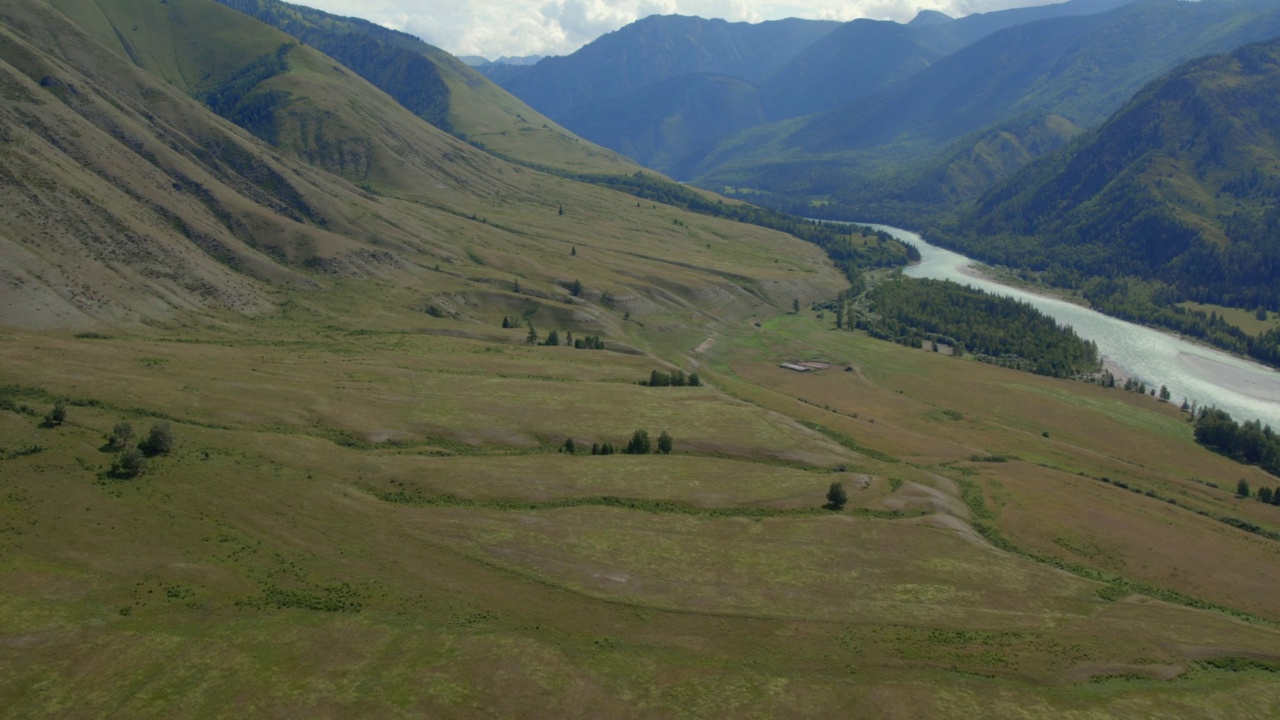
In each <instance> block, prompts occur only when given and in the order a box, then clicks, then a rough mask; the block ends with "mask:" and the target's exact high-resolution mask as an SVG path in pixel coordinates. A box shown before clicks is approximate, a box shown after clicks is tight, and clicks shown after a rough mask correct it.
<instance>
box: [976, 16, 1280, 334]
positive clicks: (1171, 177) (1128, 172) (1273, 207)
mask: <svg viewBox="0 0 1280 720" xmlns="http://www.w3.org/2000/svg"><path fill="white" fill-rule="evenodd" d="M1278 98H1280V40H1271V41H1268V42H1264V43H1259V44H1254V45H1247V46H1245V47H1243V48H1240V49H1239V50H1236V51H1235V52H1232V53H1230V54H1228V55H1223V56H1217V57H1212V58H1208V59H1205V60H1200V61H1196V62H1193V63H1190V64H1188V65H1186V66H1184V67H1182V68H1179V69H1178V70H1176V71H1175V72H1173V73H1171V74H1169V75H1168V76H1165V77H1163V78H1161V79H1160V80H1158V81H1156V82H1153V83H1152V84H1151V85H1149V86H1148V87H1146V88H1144V89H1143V90H1142V91H1141V92H1140V93H1138V95H1137V96H1136V97H1135V98H1134V99H1133V100H1132V101H1131V102H1129V103H1128V104H1127V105H1125V107H1124V108H1122V109H1121V110H1120V111H1119V112H1117V113H1116V114H1115V115H1114V116H1113V117H1112V118H1111V119H1110V120H1108V121H1107V122H1106V123H1105V124H1104V125H1103V126H1102V127H1101V128H1099V129H1098V130H1097V131H1096V132H1093V133H1090V134H1089V135H1088V136H1087V137H1085V138H1082V139H1081V141H1080V142H1078V143H1077V144H1075V145H1073V146H1072V147H1071V148H1070V149H1069V150H1068V151H1066V152H1062V153H1059V154H1057V155H1054V156H1051V157H1048V158H1045V159H1044V160H1043V161H1041V162H1038V163H1036V164H1034V165H1032V166H1031V167H1029V168H1027V169H1026V170H1025V171H1024V172H1022V173H1021V174H1019V175H1018V176H1016V177H1015V178H1013V179H1012V180H1010V181H1009V182H1007V183H1005V184H1004V185H1003V186H1001V187H998V188H996V189H994V190H993V191H992V192H991V193H989V194H988V195H987V196H985V197H983V198H982V200H981V201H980V202H979V203H978V204H977V206H976V208H975V209H974V211H973V212H972V213H971V214H970V215H969V216H968V217H966V218H965V220H964V222H963V223H962V225H961V227H962V228H963V232H962V233H961V234H957V235H956V236H955V238H954V239H955V242H957V243H959V244H961V245H963V246H964V247H965V248H967V249H969V250H971V251H973V252H975V253H978V254H979V255H980V256H982V257H984V258H987V259H990V260H992V261H996V262H1002V263H1005V264H1009V265H1015V266H1023V267H1030V268H1035V269H1038V270H1047V271H1049V272H1050V273H1051V274H1052V275H1053V276H1055V277H1059V278H1060V279H1062V280H1064V281H1071V282H1074V283H1075V284H1078V283H1079V282H1081V281H1082V280H1083V279H1085V278H1089V277H1110V278H1115V277H1123V276H1133V277H1139V278H1146V279H1154V280H1159V281H1161V282H1162V283H1164V284H1165V286H1166V287H1167V288H1168V289H1169V291H1170V292H1171V293H1172V294H1173V295H1175V296H1176V297H1177V299H1194V300H1200V301H1203V302H1211V303H1218V304H1225V305H1233V306H1237V307H1247V308H1254V307H1258V306H1262V307H1266V308H1271V309H1277V308H1280V204H1278V203H1277V198H1280V100H1278ZM1072 279H1074V280H1072Z"/></svg>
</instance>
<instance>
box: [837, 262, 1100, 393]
mask: <svg viewBox="0 0 1280 720" xmlns="http://www.w3.org/2000/svg"><path fill="white" fill-rule="evenodd" d="M866 299H867V300H868V301H869V303H870V311H869V312H864V313H862V314H861V315H860V316H859V317H857V318H856V319H854V320H853V326H854V327H855V328H858V329H862V330H865V331H867V333H868V334H870V335H871V336H872V337H877V338H881V339H884V340H890V341H893V342H898V343H902V344H904V345H909V346H912V347H920V345H921V344H922V343H929V342H932V343H937V344H944V345H947V346H950V347H951V348H953V349H954V351H955V352H956V353H957V354H961V353H969V354H972V355H974V356H975V357H976V358H977V359H978V360H980V361H983V362H989V363H994V364H997V365H1002V366H1004V367H1012V368H1016V369H1019V370H1026V371H1028V372H1033V373H1036V374H1038V375H1048V376H1051V377H1078V376H1083V375H1087V374H1091V373H1094V372H1096V371H1097V370H1098V369H1099V360H1098V348H1097V346H1096V345H1094V343H1093V342H1091V341H1088V340H1083V339H1081V338H1080V336H1079V335H1077V334H1076V332H1075V331H1074V330H1072V329H1071V328H1069V327H1063V326H1062V325H1059V324H1058V323H1057V322H1056V321H1055V320H1053V318H1050V317H1049V316H1047V315H1045V314H1044V313H1042V312H1040V311H1039V310H1037V309H1035V308H1034V307H1032V306H1031V305H1030V304H1028V303H1025V302H1021V301H1018V300H1014V299H1012V298H1007V297H999V296H996V295H990V294H987V293H984V292H982V291H980V290H975V289H973V288H969V287H965V286H962V285H958V284H956V283H953V282H949V281H940V280H922V279H915V278H902V277H898V278H894V279H892V280H890V281H888V282H882V283H879V284H878V285H876V286H875V287H874V288H872V289H871V290H870V291H868V292H867V294H866Z"/></svg>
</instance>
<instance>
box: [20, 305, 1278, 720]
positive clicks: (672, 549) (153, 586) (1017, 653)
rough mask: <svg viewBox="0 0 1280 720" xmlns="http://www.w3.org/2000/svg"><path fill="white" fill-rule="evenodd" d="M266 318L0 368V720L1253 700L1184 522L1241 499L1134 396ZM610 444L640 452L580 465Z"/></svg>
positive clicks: (770, 352)
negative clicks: (650, 448) (58, 416)
mask: <svg viewBox="0 0 1280 720" xmlns="http://www.w3.org/2000/svg"><path fill="white" fill-rule="evenodd" d="M282 322H284V321H282V320H280V319H278V318H276V319H265V320H260V321H254V322H252V323H248V326H247V327H239V328H236V329H235V330H234V332H228V331H222V330H217V329H211V328H205V329H200V330H195V329H185V330H174V331H173V332H170V333H154V332H152V333H147V334H139V335H129V334H122V335H118V336H115V337H100V336H94V335H93V334H89V335H86V336H81V337H73V336H70V335H59V334H53V333H44V334H30V333H26V332H18V331H13V332H10V333H8V334H6V335H4V336H3V339H0V355H2V356H3V362H4V366H5V367H6V377H7V378H8V379H9V382H11V383H12V384H11V385H9V386H7V387H5V388H4V390H3V397H4V408H5V409H4V410H0V438H3V442H2V445H3V454H0V458H3V459H0V470H2V471H0V485H2V486H3V487H2V488H0V490H2V493H0V544H2V545H3V553H2V554H0V557H2V558H3V560H0V565H2V567H0V573H2V574H3V577H4V581H3V583H0V588H3V589H0V617H3V618H4V622H3V627H4V630H3V632H2V633H0V635H2V637H0V647H3V648H4V651H3V652H0V667H3V678H4V679H3V681H0V698H3V701H4V703H3V704H4V706H5V707H6V708H8V711H7V714H9V715H10V716H13V717H35V716H48V715H54V714H56V715H62V716H69V717H82V716H83V717H89V716H94V717H99V716H103V715H120V716H129V717H147V716H152V717H174V716H201V717H205V716H245V715H254V716H271V717H279V716H299V717H303V716H305V717H318V716H333V717H338V716H343V717H348V716H352V715H357V716H379V717H392V716H422V715H427V716H431V717H451V716H457V717H468V716H474V715H477V714H489V715H499V716H510V717H525V716H528V717H545V716H547V715H548V714H556V715H566V716H592V717H600V716H617V717H640V716H658V717H668V716H683V717H706V716H735V717H738V716H761V717H775V716H832V715H848V716H859V717H861V716H893V717H897V716H913V717H917V716H929V717H1024V716H1026V715H1027V714H1028V713H1029V714H1032V715H1054V716H1064V717H1086V716H1087V717H1098V716H1126V717H1135V716H1136V717H1144V716H1157V715H1159V716H1161V717H1170V716H1187V717H1194V716H1204V717H1208V716H1223V715H1229V716H1232V717H1268V716H1274V715H1275V713H1276V712H1277V710H1278V709H1280V684H1277V683H1276V682H1275V672H1276V670H1277V668H1280V665H1278V664H1277V663H1280V629H1278V628H1280V611H1277V606H1276V605H1275V603H1274V597H1275V594H1276V590H1277V587H1276V583H1277V582H1278V580H1277V578H1280V573H1278V572H1277V567H1278V566H1280V544H1277V543H1276V542H1275V541H1274V540H1270V539H1267V538H1265V537H1262V536H1260V535H1257V534H1251V533H1248V532H1245V531H1243V530H1241V529H1239V528H1237V527H1232V526H1230V525H1228V524H1226V523H1223V522H1219V521H1218V519H1217V518H1219V517H1221V516H1227V515H1230V516H1236V517H1240V518H1244V519H1247V520H1248V521H1250V522H1253V523H1256V524H1258V525H1259V526H1263V527H1276V526H1280V518H1278V517H1273V515H1274V514H1276V513H1280V508H1273V507H1269V506H1263V505H1261V504H1260V503H1256V502H1253V501H1245V500H1239V499H1236V498H1235V497H1234V495H1233V493H1232V492H1230V490H1231V489H1233V488H1234V483H1235V479H1236V478H1237V477H1238V476H1241V475H1247V476H1249V477H1250V478H1253V479H1255V480H1261V479H1262V478H1260V477H1256V476H1257V475H1258V473H1257V471H1255V470H1252V469H1248V468H1243V467H1240V466H1236V465H1234V464H1231V463H1230V462H1228V461H1226V460H1224V459H1222V458H1219V457H1216V456H1214V455H1212V454H1210V453H1208V452H1206V451H1204V450H1202V449H1200V448H1198V447H1197V446H1195V445H1194V443H1193V442H1192V441H1191V437H1190V429H1189V426H1188V425H1187V423H1186V422H1185V420H1184V418H1183V417H1181V416H1180V414H1179V413H1178V412H1177V410H1176V408H1172V407H1170V406H1168V405H1166V404H1161V403H1157V402H1155V401H1154V400H1151V399H1149V398H1145V397H1135V396H1133V395H1131V394H1126V393H1121V392H1118V391H1108V390H1104V389H1102V388H1098V387H1095V386H1091V385H1086V384H1083V383H1076V382H1069V381H1059V380H1049V379H1044V378H1039V377H1035V376H1031V375H1027V374H1023V373H1018V372H1014V371H1009V370H1003V369H1000V368H995V367H990V366H986V365H982V364H979V363H975V362H970V361H965V360H961V359H955V358H950V357H946V356H943V355H940V354H934V353H928V352H921V351H913V350H909V349H904V348H901V347H899V346H895V345H890V344H888V343H882V342H878V341H874V340H870V339H868V338H866V337H863V336H861V335H858V334H851V333H837V332H834V331H828V330H827V329H826V327H825V323H823V322H821V321H819V320H817V319H816V318H814V317H812V316H811V315H810V314H808V313H801V314H796V315H779V316H776V317H773V318H764V319H762V321H760V322H759V325H758V326H757V324H756V323H754V322H746V321H744V322H741V323H739V324H729V325H719V326H714V327H712V328H711V336H710V338H709V339H710V340H712V342H706V341H701V340H697V339H695V340H694V341H692V342H691V343H690V344H689V347H688V348H686V349H685V353H686V356H685V359H684V362H686V363H688V365H689V367H693V368H696V370H697V371H698V372H699V373H700V374H701V376H702V378H703V380H704V382H705V383H706V386H704V387H679V388H677V387H667V388H656V387H655V388H650V387H643V386H640V385H637V384H636V381H637V380H639V379H642V378H644V377H647V375H648V373H649V371H650V370H651V369H652V368H653V367H655V362H656V361H655V360H654V359H653V358H651V357H647V356H645V355H637V354H623V353H617V352H610V351H607V350H606V351H603V352H601V351H583V350H573V349H570V348H564V347H531V346H526V345H524V344H523V339H524V332H525V331H524V329H523V328H521V329H518V330H492V331H484V332H472V333H469V335H470V337H455V336H451V335H448V334H441V332H440V331H441V330H442V328H441V327H439V325H441V324H442V323H437V324H435V325H432V324H431V321H415V322H413V323H406V324H405V325H404V327H403V328H401V329H399V330H372V331H371V330H361V329H358V328H355V327H350V328H346V329H344V328H343V327H341V326H334V325H331V326H328V327H327V328H326V329H321V330H317V329H315V327H316V326H315V325H311V324H308V325H305V326H304V325H296V326H289V327H285V326H283V325H281V323H282ZM796 360H824V361H828V362H830V363H832V366H831V367H830V368H829V369H826V370H820V371H814V372H808V373H803V374H801V373H794V372H790V371H787V370H783V369H780V368H779V367H778V365H779V363H780V362H784V361H796ZM846 368H848V371H846ZM59 397H65V398H68V399H69V400H70V404H69V406H68V417H67V420H66V422H65V423H64V424H62V425H61V426H58V427H41V426H40V425H41V416H42V415H43V414H44V413H45V412H46V411H47V410H48V408H49V407H50V406H51V405H52V403H53V401H54V400H55V399H56V398H59ZM156 420H168V421H169V422H170V423H171V424H172V427H173V429H174V435H175V437H176V438H177V444H176V447H175V449H174V450H173V452H171V453H170V454H168V455H161V456H157V457H155V458H152V459H150V460H148V461H147V462H148V465H147V467H146V469H145V470H144V472H143V473H142V474H141V475H140V476H138V477H136V478H133V479H127V480H126V479H117V478H115V477H113V476H112V475H111V473H110V472H109V468H110V466H111V464H112V462H113V459H114V458H115V453H114V452H113V451H112V450H111V448H109V447H106V446H105V445H104V438H105V437H106V436H107V435H109V434H110V432H111V429H112V427H113V426H114V425H115V424H117V423H120V422H129V423H131V424H132V426H133V427H134V428H135V429H136V430H137V432H138V433H139V434H142V433H143V432H145V430H146V428H147V427H149V426H150V424H151V423H152V422H154V421H156ZM638 427H639V428H645V429H648V431H649V432H650V433H651V434H652V435H653V436H655V437H656V436H657V434H658V433H660V432H662V431H664V430H665V431H668V432H669V433H670V434H671V436H672V437H673V438H674V452H673V453H672V454H670V455H657V454H654V455H626V454H618V455H611V456H597V455H590V454H586V453H585V452H583V451H582V450H581V449H582V448H589V447H590V446H591V445H592V443H603V442H611V443H613V444H615V445H619V446H621V445H625V444H626V442H627V439H628V438H629V437H630V435H631V434H632V431H633V430H635V429H636V428H638ZM569 437H572V438H573V439H574V440H575V443H576V445H577V447H578V448H579V449H580V450H579V452H578V453H577V454H574V455H569V454H566V453H564V452H562V451H561V450H562V447H561V446H562V444H563V442H564V440H565V439H566V438H569ZM833 481H839V482H841V483H842V484H843V485H844V487H845V488H846V489H847V490H848V491H849V494H850V497H851V500H850V503H849V505H848V506H847V507H846V508H845V509H844V510H842V511H840V512H832V511H830V510H825V509H822V508H821V506H822V505H823V503H824V502H825V497H824V496H825V493H826V491H827V489H828V487H829V485H830V484H831V483H832V482H833Z"/></svg>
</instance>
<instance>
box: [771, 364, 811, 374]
mask: <svg viewBox="0 0 1280 720" xmlns="http://www.w3.org/2000/svg"><path fill="white" fill-rule="evenodd" d="M778 367H780V368H786V369H787V370H795V371H796V372H809V368H807V367H805V366H803V365H797V364H795V363H782V364H781V365H779V366H778Z"/></svg>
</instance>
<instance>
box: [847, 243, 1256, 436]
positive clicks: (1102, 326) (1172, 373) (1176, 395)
mask: <svg viewBox="0 0 1280 720" xmlns="http://www.w3.org/2000/svg"><path fill="white" fill-rule="evenodd" d="M871 227H874V228H876V229H878V230H884V231H885V232H888V233H889V234H891V235H893V236H894V237H895V238H897V239H899V240H901V241H903V242H905V243H908V244H911V245H914V246H915V247H916V248H917V249H919V250H920V257H921V260H920V262H919V263H916V264H914V265H911V266H909V267H907V268H906V269H904V270H903V274H904V275H907V276H908V277H916V278H932V279H937V280H951V281H953V282H956V283H959V284H961V285H969V286H971V287H975V288H978V289H980V290H984V291H986V292H990V293H993V294H997V295H1005V296H1008V297H1013V298H1016V299H1018V300H1022V301H1025V302H1028V303H1030V304H1031V305H1033V306H1035V307H1036V308H1037V309H1039V310H1040V311H1041V312H1043V313H1045V314H1046V315H1049V316H1050V317H1052V318H1054V319H1055V320H1057V321H1058V322H1059V323H1061V324H1063V325H1069V326H1071V327H1072V328H1074V329H1075V331H1076V333H1077V334H1078V335H1080V337H1082V338H1085V339H1087V340H1092V341H1093V342H1094V343H1096V344H1097V346H1098V352H1099V354H1101V355H1102V356H1103V358H1104V359H1105V360H1106V361H1108V363H1110V364H1113V365H1115V366H1117V367H1119V368H1120V369H1121V370H1123V371H1124V373H1126V374H1128V375H1129V376H1131V377H1134V378H1136V379H1138V380H1141V381H1143V382H1145V383H1146V384H1147V387H1152V386H1154V387H1156V388H1159V387H1160V386H1161V385H1164V386H1166V387H1168V388H1169V392H1170V394H1171V396H1172V402H1175V403H1179V404H1181V403H1182V401H1183V399H1184V398H1185V399H1187V400H1189V401H1191V402H1192V403H1195V404H1197V405H1200V406H1204V405H1212V406H1214V407H1217V408H1219V409H1222V410H1225V411H1227V412H1229V413H1231V416H1232V417H1233V418H1235V419H1236V420H1238V421H1241V422H1243V421H1245V420H1254V419H1258V420H1261V421H1262V422H1263V423H1264V424H1270V425H1271V426H1272V427H1273V428H1275V429H1278V430H1280V372H1277V371H1275V370H1272V369H1270V368H1267V367H1264V366H1262V365H1259V364H1257V363H1255V362H1251V361H1249V360H1245V359H1242V358H1238V357H1236V356H1234V355H1231V354H1228V353H1225V352H1222V351H1220V350H1216V349H1214V348H1210V347H1206V346H1204V345H1200V344H1197V343H1194V342H1189V341H1187V340H1183V339H1181V338H1179V337H1176V336H1174V335H1171V334H1169V333H1166V332H1161V331H1159V330H1153V329H1151V328H1148V327H1143V326H1141V325H1135V324H1133V323H1130V322H1126V321H1124V320H1119V319H1116V318H1113V317H1109V316H1107V315H1103V314H1102V313H1099V312H1096V311H1094V310H1090V309H1089V308H1086V307H1082V306H1080V305H1075V304H1073V303H1070V302H1066V301H1065V300H1059V299H1057V298H1053V297H1048V296H1045V295H1038V294H1036V293H1033V292H1029V291H1027V290H1023V289H1021V288H1017V287H1013V286H1010V285H1006V284H1004V283H1001V282H998V281H995V280H992V279H990V278H986V277H981V276H979V275H978V274H977V273H975V272H974V271H973V270H972V269H970V268H971V266H972V265H973V264H974V261H973V260H970V259H969V258H967V257H965V256H963V255H960V254H958V253H955V252H952V251H950V250H944V249H942V248H940V247H935V246H933V245H930V244H929V243H928V242H926V241H925V240H924V239H923V238H921V237H920V236H919V235H918V234H916V233H913V232H909V231H907V230H902V229H899V228H894V227H889V226H886V225H872V226H871Z"/></svg>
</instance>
